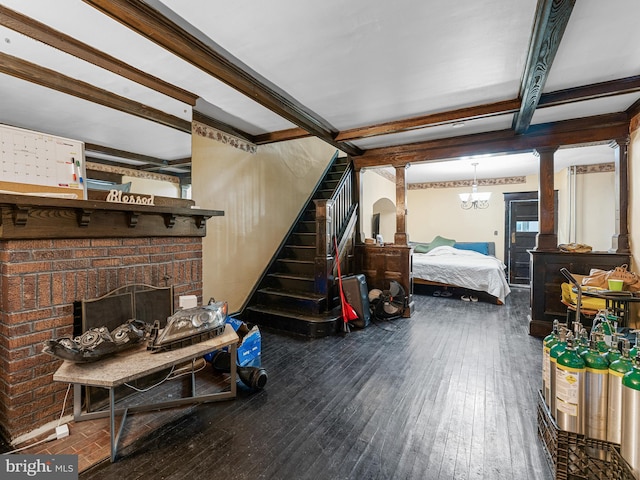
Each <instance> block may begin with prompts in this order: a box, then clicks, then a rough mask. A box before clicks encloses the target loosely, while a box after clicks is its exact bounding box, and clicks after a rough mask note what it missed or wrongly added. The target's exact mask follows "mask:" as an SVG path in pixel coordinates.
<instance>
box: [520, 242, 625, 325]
mask: <svg viewBox="0 0 640 480" xmlns="http://www.w3.org/2000/svg"><path fill="white" fill-rule="evenodd" d="M529 253H530V254H531V321H530V322H529V334H530V335H533V336H535V337H544V336H546V335H548V334H549V333H550V332H551V330H552V326H553V320H554V319H558V320H560V321H564V319H565V318H566V315H567V307H566V306H565V305H564V304H563V303H562V302H561V301H560V300H561V298H562V293H561V288H560V285H561V284H562V283H563V282H566V279H565V278H564V277H563V276H562V274H561V273H560V269H561V268H563V267H564V268H566V269H567V270H569V272H571V273H576V274H580V275H588V274H589V271H590V270H591V269H592V268H599V269H602V270H611V269H612V268H614V267H617V266H619V265H622V264H625V263H626V264H627V265H628V264H629V261H630V255H629V254H627V253H609V252H590V253H563V252H560V251H552V252H549V251H536V250H531V251H529Z"/></svg>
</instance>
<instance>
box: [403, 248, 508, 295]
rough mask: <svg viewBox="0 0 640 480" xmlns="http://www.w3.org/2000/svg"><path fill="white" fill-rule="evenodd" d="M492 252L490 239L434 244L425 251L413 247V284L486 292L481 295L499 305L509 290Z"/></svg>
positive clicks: (498, 262)
mask: <svg viewBox="0 0 640 480" xmlns="http://www.w3.org/2000/svg"><path fill="white" fill-rule="evenodd" d="M491 247H493V249H492V248H491ZM422 251H424V250H422ZM481 252H482V253H481ZM493 252H495V245H494V243H493V242H469V243H468V244H464V243H461V244H459V243H455V244H453V245H452V246H449V245H443V246H435V247H433V248H429V249H428V250H427V251H426V252H425V253H421V249H420V248H414V254H413V280H414V283H417V284H426V285H438V286H442V287H451V288H462V289H467V290H471V291H474V292H480V293H482V294H486V295H483V298H484V297H486V296H488V298H487V299H488V300H489V301H492V302H494V303H496V304H498V305H502V304H504V301H505V299H506V297H507V295H509V293H510V292H511V289H510V288H509V284H508V283H507V279H506V277H505V273H504V270H505V268H506V266H505V264H504V263H503V262H502V261H501V260H499V259H498V258H496V257H495V256H493V255H492V253H493Z"/></svg>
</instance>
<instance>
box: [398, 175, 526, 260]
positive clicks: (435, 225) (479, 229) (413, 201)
mask: <svg viewBox="0 0 640 480" xmlns="http://www.w3.org/2000/svg"><path fill="white" fill-rule="evenodd" d="M469 190H470V187H464V188H426V189H421V190H409V191H408V192H407V210H408V216H407V230H408V232H409V240H410V241H412V242H430V241H431V240H432V239H433V237H435V236H436V235H440V236H441V237H445V238H452V239H454V240H456V241H457V242H495V244H496V257H498V258H500V259H503V257H504V201H503V197H502V194H503V193H505V192H529V191H537V190H538V183H537V177H536V176H531V177H527V178H526V183H521V184H517V185H499V186H491V187H485V186H482V187H479V188H478V190H479V191H482V192H491V194H492V195H491V200H490V201H489V208H487V209H485V210H463V209H462V208H460V199H459V197H458V194H460V193H468V192H469ZM496 232H497V234H496Z"/></svg>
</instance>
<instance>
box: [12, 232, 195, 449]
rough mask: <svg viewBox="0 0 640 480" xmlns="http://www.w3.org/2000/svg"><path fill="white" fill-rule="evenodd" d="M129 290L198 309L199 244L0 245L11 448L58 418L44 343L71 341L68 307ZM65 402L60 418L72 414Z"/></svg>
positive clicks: (51, 362)
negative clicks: (170, 293) (139, 288)
mask: <svg viewBox="0 0 640 480" xmlns="http://www.w3.org/2000/svg"><path fill="white" fill-rule="evenodd" d="M130 283H146V284H149V285H155V286H168V285H173V286H174V294H175V299H174V303H175V304H176V305H177V297H178V296H179V295H197V296H198V300H199V301H202V238H201V237H162V238H122V239H117V238H116V239H72V240H69V239H65V240H7V241H0V292H1V296H0V426H1V427H2V430H1V433H2V434H3V436H4V437H5V438H6V439H7V440H13V439H15V438H17V437H18V436H20V435H23V434H25V433H28V432H30V431H32V430H34V429H36V428H38V427H40V426H43V425H45V424H47V423H49V422H52V421H54V420H57V419H58V418H59V417H60V413H61V410H62V405H63V400H64V396H65V392H66V387H67V385H63V384H58V383H54V382H53V380H52V376H53V373H54V372H55V371H56V369H57V368H58V367H59V365H60V363H61V361H60V360H58V359H56V358H54V357H51V356H50V355H47V354H44V353H42V346H43V342H44V341H45V340H49V339H51V338H58V337H61V336H67V335H71V334H72V332H73V302H74V301H76V300H82V299H85V298H95V297H99V296H101V295H104V294H105V293H108V292H110V291H111V290H113V289H115V288H118V287H121V286H124V285H126V284H130ZM71 396H72V395H71V394H70V395H69V399H68V400H67V405H66V413H71V404H72V399H71Z"/></svg>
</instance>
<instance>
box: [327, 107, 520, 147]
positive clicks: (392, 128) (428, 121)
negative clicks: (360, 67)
mask: <svg viewBox="0 0 640 480" xmlns="http://www.w3.org/2000/svg"><path fill="white" fill-rule="evenodd" d="M519 108H520V100H518V99H514V100H504V101H501V102H495V103H487V104H484V105H477V106H473V107H465V108H459V109H457V110H449V111H446V112H439V113H432V114H429V115H422V116H419V117H412V118H408V119H405V120H395V121H393V122H386V123H379V124H377V125H371V126H368V127H360V128H352V129H350V130H343V131H341V132H340V133H339V134H338V136H337V137H336V140H338V141H347V140H357V139H359V138H367V137H374V136H377V135H387V134H390V133H399V132H406V131H408V130H416V129H420V128H426V127H433V126H436V125H447V124H453V123H457V122H462V121H465V120H475V119H478V118H488V117H494V116H496V115H504V114H508V113H515V112H517V111H518V110H519Z"/></svg>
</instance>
